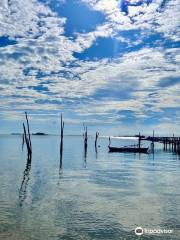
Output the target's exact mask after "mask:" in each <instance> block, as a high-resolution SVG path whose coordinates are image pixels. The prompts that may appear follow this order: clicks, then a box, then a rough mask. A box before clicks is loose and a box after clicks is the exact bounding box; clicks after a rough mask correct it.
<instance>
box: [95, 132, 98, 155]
mask: <svg viewBox="0 0 180 240" xmlns="http://www.w3.org/2000/svg"><path fill="white" fill-rule="evenodd" d="M98 137H99V132H96V138H95V149H96V151H97V140H98Z"/></svg>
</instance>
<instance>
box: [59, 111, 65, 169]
mask: <svg viewBox="0 0 180 240" xmlns="http://www.w3.org/2000/svg"><path fill="white" fill-rule="evenodd" d="M63 139H64V121H63V118H62V113H61V141H60V168H62V156H63Z"/></svg>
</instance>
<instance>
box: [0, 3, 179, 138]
mask: <svg viewBox="0 0 180 240" xmlns="http://www.w3.org/2000/svg"><path fill="white" fill-rule="evenodd" d="M179 3H180V2H179V0H173V1H172V0H171V1H170V0H169V1H166V0H156V1H155V0H144V1H143V0H129V1H128V0H121V1H116V0H33V1H32V0H11V1H8V0H2V1H1V2H0V73H1V74H0V133H10V132H21V131H22V121H23V120H24V111H27V112H28V113H29V116H30V122H31V128H32V131H45V132H48V133H58V131H59V116H60V113H61V112H63V114H64V117H65V121H66V124H67V128H66V133H73V134H75V133H80V132H81V131H82V129H83V127H82V124H83V122H85V123H86V124H87V125H88V126H89V129H90V131H91V132H92V133H94V131H96V130H99V131H100V132H102V134H131V133H132V134H134V133H137V132H138V131H139V130H140V131H142V132H144V133H147V134H149V133H151V132H152V130H153V129H155V130H156V132H157V133H159V134H164V133H165V134H171V133H172V132H174V133H177V132H178V131H179V130H180V129H179V125H180V124H179V123H180V108H179V106H180V103H179V95H180V93H179V92H180V78H179V72H180V68H179V66H180V65H179V62H180V54H179V52H180V51H179V46H180V41H179V40H180V34H179V29H180V28H179V22H180V21H179V20H180V19H179V11H180V4H179Z"/></svg>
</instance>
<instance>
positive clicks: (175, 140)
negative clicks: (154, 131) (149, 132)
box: [141, 136, 180, 154]
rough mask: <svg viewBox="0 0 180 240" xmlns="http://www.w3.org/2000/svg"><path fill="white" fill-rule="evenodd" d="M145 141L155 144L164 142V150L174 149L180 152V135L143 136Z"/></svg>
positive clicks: (173, 150) (175, 151)
mask: <svg viewBox="0 0 180 240" xmlns="http://www.w3.org/2000/svg"><path fill="white" fill-rule="evenodd" d="M141 140H143V141H150V142H152V143H153V144H154V143H155V142H157V143H162V144H163V150H164V151H172V152H174V153H178V154H180V137H174V136H173V137H154V136H153V137H150V136H149V137H143V138H141Z"/></svg>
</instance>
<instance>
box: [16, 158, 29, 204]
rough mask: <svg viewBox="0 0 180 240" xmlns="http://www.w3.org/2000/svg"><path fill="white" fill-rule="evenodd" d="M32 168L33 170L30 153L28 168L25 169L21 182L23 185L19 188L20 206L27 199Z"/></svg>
mask: <svg viewBox="0 0 180 240" xmlns="http://www.w3.org/2000/svg"><path fill="white" fill-rule="evenodd" d="M30 170H31V158H30V157H29V155H28V158H27V163H26V168H25V170H24V175H23V180H22V183H21V187H20V189H19V204H20V206H22V205H23V203H24V201H25V199H26V196H27V194H26V192H27V186H28V182H29V179H30V177H29V174H30Z"/></svg>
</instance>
